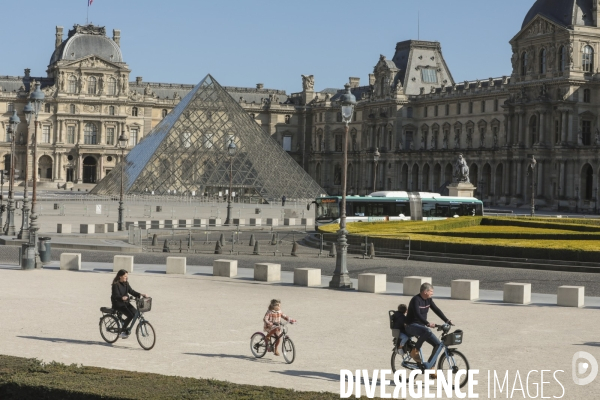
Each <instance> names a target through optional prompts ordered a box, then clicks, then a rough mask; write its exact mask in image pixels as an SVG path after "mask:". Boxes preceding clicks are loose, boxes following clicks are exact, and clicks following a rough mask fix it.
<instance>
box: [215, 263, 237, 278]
mask: <svg viewBox="0 0 600 400" xmlns="http://www.w3.org/2000/svg"><path fill="white" fill-rule="evenodd" d="M237 263H238V262H237V260H214V261H213V275H214V276H226V277H228V278H231V277H234V276H237Z"/></svg>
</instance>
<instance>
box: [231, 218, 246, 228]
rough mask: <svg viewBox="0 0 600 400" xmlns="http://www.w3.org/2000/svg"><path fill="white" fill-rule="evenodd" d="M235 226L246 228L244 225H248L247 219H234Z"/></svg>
mask: <svg viewBox="0 0 600 400" xmlns="http://www.w3.org/2000/svg"><path fill="white" fill-rule="evenodd" d="M233 224H234V225H240V226H244V225H246V219H245V218H234V219H233Z"/></svg>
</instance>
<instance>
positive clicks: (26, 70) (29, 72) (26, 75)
mask: <svg viewBox="0 0 600 400" xmlns="http://www.w3.org/2000/svg"><path fill="white" fill-rule="evenodd" d="M30 77H31V68H25V78H30Z"/></svg>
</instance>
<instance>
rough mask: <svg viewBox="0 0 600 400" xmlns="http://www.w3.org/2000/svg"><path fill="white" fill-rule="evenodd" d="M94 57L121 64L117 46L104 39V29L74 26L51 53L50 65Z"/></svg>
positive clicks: (108, 39) (119, 50)
mask: <svg viewBox="0 0 600 400" xmlns="http://www.w3.org/2000/svg"><path fill="white" fill-rule="evenodd" d="M91 55H95V56H98V57H100V58H103V59H105V60H106V61H112V62H115V63H122V62H123V55H122V54H121V49H120V48H119V45H118V44H117V43H115V41H114V40H112V39H110V38H108V37H106V29H105V28H104V27H99V26H94V25H87V26H81V25H75V26H74V28H73V29H71V30H70V31H69V35H68V37H67V39H66V40H65V41H63V42H62V43H61V44H60V45H59V46H58V47H57V48H56V49H55V50H54V53H52V57H51V58H50V65H52V64H54V63H55V62H58V61H61V60H71V61H74V60H79V59H81V58H84V57H87V56H91Z"/></svg>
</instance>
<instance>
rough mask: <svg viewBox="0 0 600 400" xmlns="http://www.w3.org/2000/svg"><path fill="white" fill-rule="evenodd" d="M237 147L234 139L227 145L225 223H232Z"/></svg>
mask: <svg viewBox="0 0 600 400" xmlns="http://www.w3.org/2000/svg"><path fill="white" fill-rule="evenodd" d="M236 151H237V148H236V147H235V143H233V140H231V142H229V146H227V154H229V192H228V194H227V218H225V225H229V224H231V190H232V186H233V157H234V156H235V153H236Z"/></svg>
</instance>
